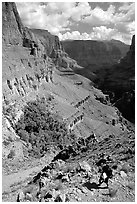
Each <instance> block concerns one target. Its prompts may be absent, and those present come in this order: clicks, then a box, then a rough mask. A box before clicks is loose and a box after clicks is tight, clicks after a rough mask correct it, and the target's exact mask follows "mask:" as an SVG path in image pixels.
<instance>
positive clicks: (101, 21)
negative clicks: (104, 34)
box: [83, 5, 115, 26]
mask: <svg viewBox="0 0 137 204" xmlns="http://www.w3.org/2000/svg"><path fill="white" fill-rule="evenodd" d="M114 12H115V6H113V5H110V6H109V8H108V9H107V10H106V11H104V10H103V9H101V8H100V7H96V8H94V9H93V10H92V11H91V14H90V15H89V16H87V17H85V18H84V19H83V23H88V24H90V25H91V26H96V25H98V26H99V25H100V26H101V25H107V24H109V23H110V22H111V21H112V19H113V15H114Z"/></svg>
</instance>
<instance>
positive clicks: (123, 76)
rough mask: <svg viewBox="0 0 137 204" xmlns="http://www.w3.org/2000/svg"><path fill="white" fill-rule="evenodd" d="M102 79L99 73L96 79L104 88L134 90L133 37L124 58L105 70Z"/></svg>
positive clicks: (122, 90) (123, 90)
mask: <svg viewBox="0 0 137 204" xmlns="http://www.w3.org/2000/svg"><path fill="white" fill-rule="evenodd" d="M105 71H106V72H105V74H104V79H102V78H101V74H102V73H101V71H99V72H98V73H97V76H98V79H102V84H101V86H102V85H103V86H104V88H105V87H108V88H109V89H112V90H116V89H117V90H121V92H125V91H128V90H131V89H134V85H135V36H133V38H132V43H131V46H130V49H129V51H128V52H127V54H126V56H125V57H124V58H122V59H121V60H120V62H119V63H118V64H116V65H114V66H112V67H110V68H109V69H106V70H105Z"/></svg>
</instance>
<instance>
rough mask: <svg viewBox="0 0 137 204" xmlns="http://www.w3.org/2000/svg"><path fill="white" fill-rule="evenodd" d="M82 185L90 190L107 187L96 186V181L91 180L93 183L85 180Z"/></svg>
mask: <svg viewBox="0 0 137 204" xmlns="http://www.w3.org/2000/svg"><path fill="white" fill-rule="evenodd" d="M83 186H84V187H87V189H88V190H90V191H91V190H92V189H106V188H107V187H100V186H98V184H97V183H95V182H93V183H90V182H86V183H84V184H83Z"/></svg>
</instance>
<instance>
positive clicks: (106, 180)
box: [105, 177, 108, 187]
mask: <svg viewBox="0 0 137 204" xmlns="http://www.w3.org/2000/svg"><path fill="white" fill-rule="evenodd" d="M105 183H106V184H107V187H108V177H107V178H106V179H105Z"/></svg>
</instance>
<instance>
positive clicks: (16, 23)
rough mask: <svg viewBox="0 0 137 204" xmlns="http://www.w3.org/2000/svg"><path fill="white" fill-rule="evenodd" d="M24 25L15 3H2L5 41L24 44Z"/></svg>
mask: <svg viewBox="0 0 137 204" xmlns="http://www.w3.org/2000/svg"><path fill="white" fill-rule="evenodd" d="M23 31H24V27H23V25H22V23H21V20H20V18H19V15H18V12H17V9H16V5H15V3H10V4H9V3H8V2H5V3H2V39H3V43H8V44H14V45H18V44H20V45H21V44H22V34H23Z"/></svg>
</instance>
